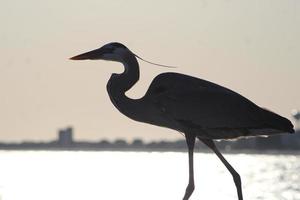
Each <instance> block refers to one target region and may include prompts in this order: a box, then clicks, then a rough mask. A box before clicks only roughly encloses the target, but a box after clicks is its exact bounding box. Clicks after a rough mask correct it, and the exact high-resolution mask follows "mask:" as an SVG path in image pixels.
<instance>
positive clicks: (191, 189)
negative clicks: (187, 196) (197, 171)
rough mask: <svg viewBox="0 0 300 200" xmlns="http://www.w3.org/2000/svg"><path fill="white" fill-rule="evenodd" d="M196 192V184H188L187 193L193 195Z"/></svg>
mask: <svg viewBox="0 0 300 200" xmlns="http://www.w3.org/2000/svg"><path fill="white" fill-rule="evenodd" d="M194 190H195V185H194V184H188V186H187V187H186V192H189V193H192V192H193V191H194Z"/></svg>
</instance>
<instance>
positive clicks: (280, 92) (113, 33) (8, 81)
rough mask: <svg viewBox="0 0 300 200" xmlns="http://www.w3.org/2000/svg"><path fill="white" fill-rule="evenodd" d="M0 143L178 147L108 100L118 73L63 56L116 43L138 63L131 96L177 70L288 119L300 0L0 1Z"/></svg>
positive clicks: (294, 100) (115, 66)
mask: <svg viewBox="0 0 300 200" xmlns="http://www.w3.org/2000/svg"><path fill="white" fill-rule="evenodd" d="M0 26H1V28H0V55H1V60H0V91H1V97H0V122H1V125H0V141H22V140H27V141H28V140H35V141H41V140H42V141H45V140H49V139H54V138H55V137H56V134H57V133H56V132H57V130H58V129H59V128H64V127H66V126H68V125H72V126H73V127H74V128H75V134H76V135H75V138H76V139H84V140H100V139H111V140H113V139H115V138H125V139H128V140H132V139H133V138H142V139H145V140H148V141H149V140H158V139H176V138H180V137H181V135H180V134H178V133H177V132H175V131H172V130H169V129H164V128H160V127H155V126H152V125H147V124H142V123H139V122H135V121H132V120H130V119H128V118H126V117H125V116H123V115H122V114H121V113H119V112H118V111H117V110H116V109H115V108H114V106H113V105H112V103H111V102H110V100H109V97H108V95H107V92H106V82H107V80H108V79H109V77H110V74H111V73H114V72H121V71H122V65H121V64H119V63H113V62H105V61H83V62H75V61H70V60H68V58H69V57H71V56H74V55H77V54H79V53H83V52H85V51H88V50H92V49H95V48H98V47H100V46H102V45H104V44H106V43H108V42H111V41H118V42H122V43H124V44H125V45H126V46H127V47H128V48H130V49H132V50H133V51H134V52H136V53H138V54H139V55H140V56H142V57H144V58H146V59H148V60H151V61H154V62H158V63H161V64H167V65H176V66H179V67H178V68H176V69H166V68H161V67H157V66H153V65H149V64H147V63H144V62H140V65H141V79H140V82H138V84H137V85H136V86H135V87H134V88H133V89H132V90H130V91H129V92H128V96H130V97H132V98H139V97H142V96H143V94H144V93H145V92H146V90H147V87H148V86H149V84H150V82H151V80H152V79H153V78H154V77H155V76H156V75H158V74H159V73H162V72H165V71H176V72H180V73H185V74H189V75H192V76H196V77H200V78H203V79H206V80H210V81H213V82H216V83H218V84H221V85H223V86H226V87H228V88H231V89H233V90H235V91H236V92H239V93H240V94H242V95H244V96H245V97H247V98H249V99H251V100H252V101H254V102H255V103H256V104H258V105H260V106H262V107H266V108H268V109H270V110H273V111H275V112H277V113H279V114H281V115H283V116H285V117H287V118H289V119H292V118H291V114H290V113H291V110H292V109H294V108H299V109H300V91H299V86H300V77H299V75H300V37H299V35H300V1H298V0H264V1H261V0H251V1H249V0H210V1H204V0H203V1H199V0H193V1H179V0H177V1H176V0H164V1H160V0H153V1H140V0H126V1H123V0H118V1H101V0H86V1H61V0H51V1H50V0H48V1H38V0H27V1H16V0H1V7H0Z"/></svg>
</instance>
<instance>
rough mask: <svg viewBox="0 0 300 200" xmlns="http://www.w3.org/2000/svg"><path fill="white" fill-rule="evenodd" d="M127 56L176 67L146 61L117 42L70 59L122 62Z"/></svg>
mask: <svg viewBox="0 0 300 200" xmlns="http://www.w3.org/2000/svg"><path fill="white" fill-rule="evenodd" d="M127 56H135V57H136V58H139V59H141V60H143V61H145V62H147V63H150V64H152V65H157V66H161V67H168V68H176V67H174V66H169V65H161V64H157V63H154V62H150V61H147V60H145V59H143V58H141V57H140V56H138V55H137V54H135V53H133V52H132V51H130V50H129V49H128V48H127V47H126V46H125V45H123V44H121V43H118V42H111V43H108V44H106V45H104V46H103V47H100V48H99V49H95V50H92V51H89V52H86V53H83V54H79V55H77V56H74V57H72V58H70V59H71V60H109V61H117V62H123V61H124V59H127V58H128V57H127Z"/></svg>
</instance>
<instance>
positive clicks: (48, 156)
mask: <svg viewBox="0 0 300 200" xmlns="http://www.w3.org/2000/svg"><path fill="white" fill-rule="evenodd" d="M225 157H226V158H227V159H228V161H229V162H230V163H231V164H232V165H233V166H234V168H235V169H236V170H237V171H238V172H239V173H240V175H241V177H242V182H243V190H244V198H245V199H246V200H269V199H270V200H299V199H300V185H299V184H300V175H299V174H300V173H299V171H300V156H299V155H280V154H273V155H256V154H226V155H225ZM187 181H188V161H187V154H186V153H178V152H177V153H170V152H168V153H158V152H155V153H149V152H148V153H147V152H80V151H79V152H53V151H0V199H1V200H24V199H26V200H83V199H84V200H99V199H101V200H102V199H103V200H119V199H130V200H134V199H136V200H140V199H143V200H153V199H155V200H159V199H161V200H166V199H168V200H169V199H170V200H173V199H174V200H176V199H178V200H179V199H182V196H183V194H184V191H185V187H186V183H187ZM195 184H196V189H195V192H194V194H193V196H192V197H191V200H196V199H222V200H233V199H237V195H236V190H235V186H234V183H233V180H232V178H231V175H230V174H229V172H228V171H227V170H226V168H225V167H224V166H223V165H222V163H221V162H220V161H219V160H218V159H217V157H216V156H215V155H213V154H204V153H196V154H195Z"/></svg>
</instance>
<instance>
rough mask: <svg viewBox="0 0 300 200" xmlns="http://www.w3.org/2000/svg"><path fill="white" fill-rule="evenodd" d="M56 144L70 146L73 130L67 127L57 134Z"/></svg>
mask: <svg viewBox="0 0 300 200" xmlns="http://www.w3.org/2000/svg"><path fill="white" fill-rule="evenodd" d="M58 144H59V145H61V146H70V145H72V144H73V128H72V127H68V128H66V129H61V130H59V132H58Z"/></svg>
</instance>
